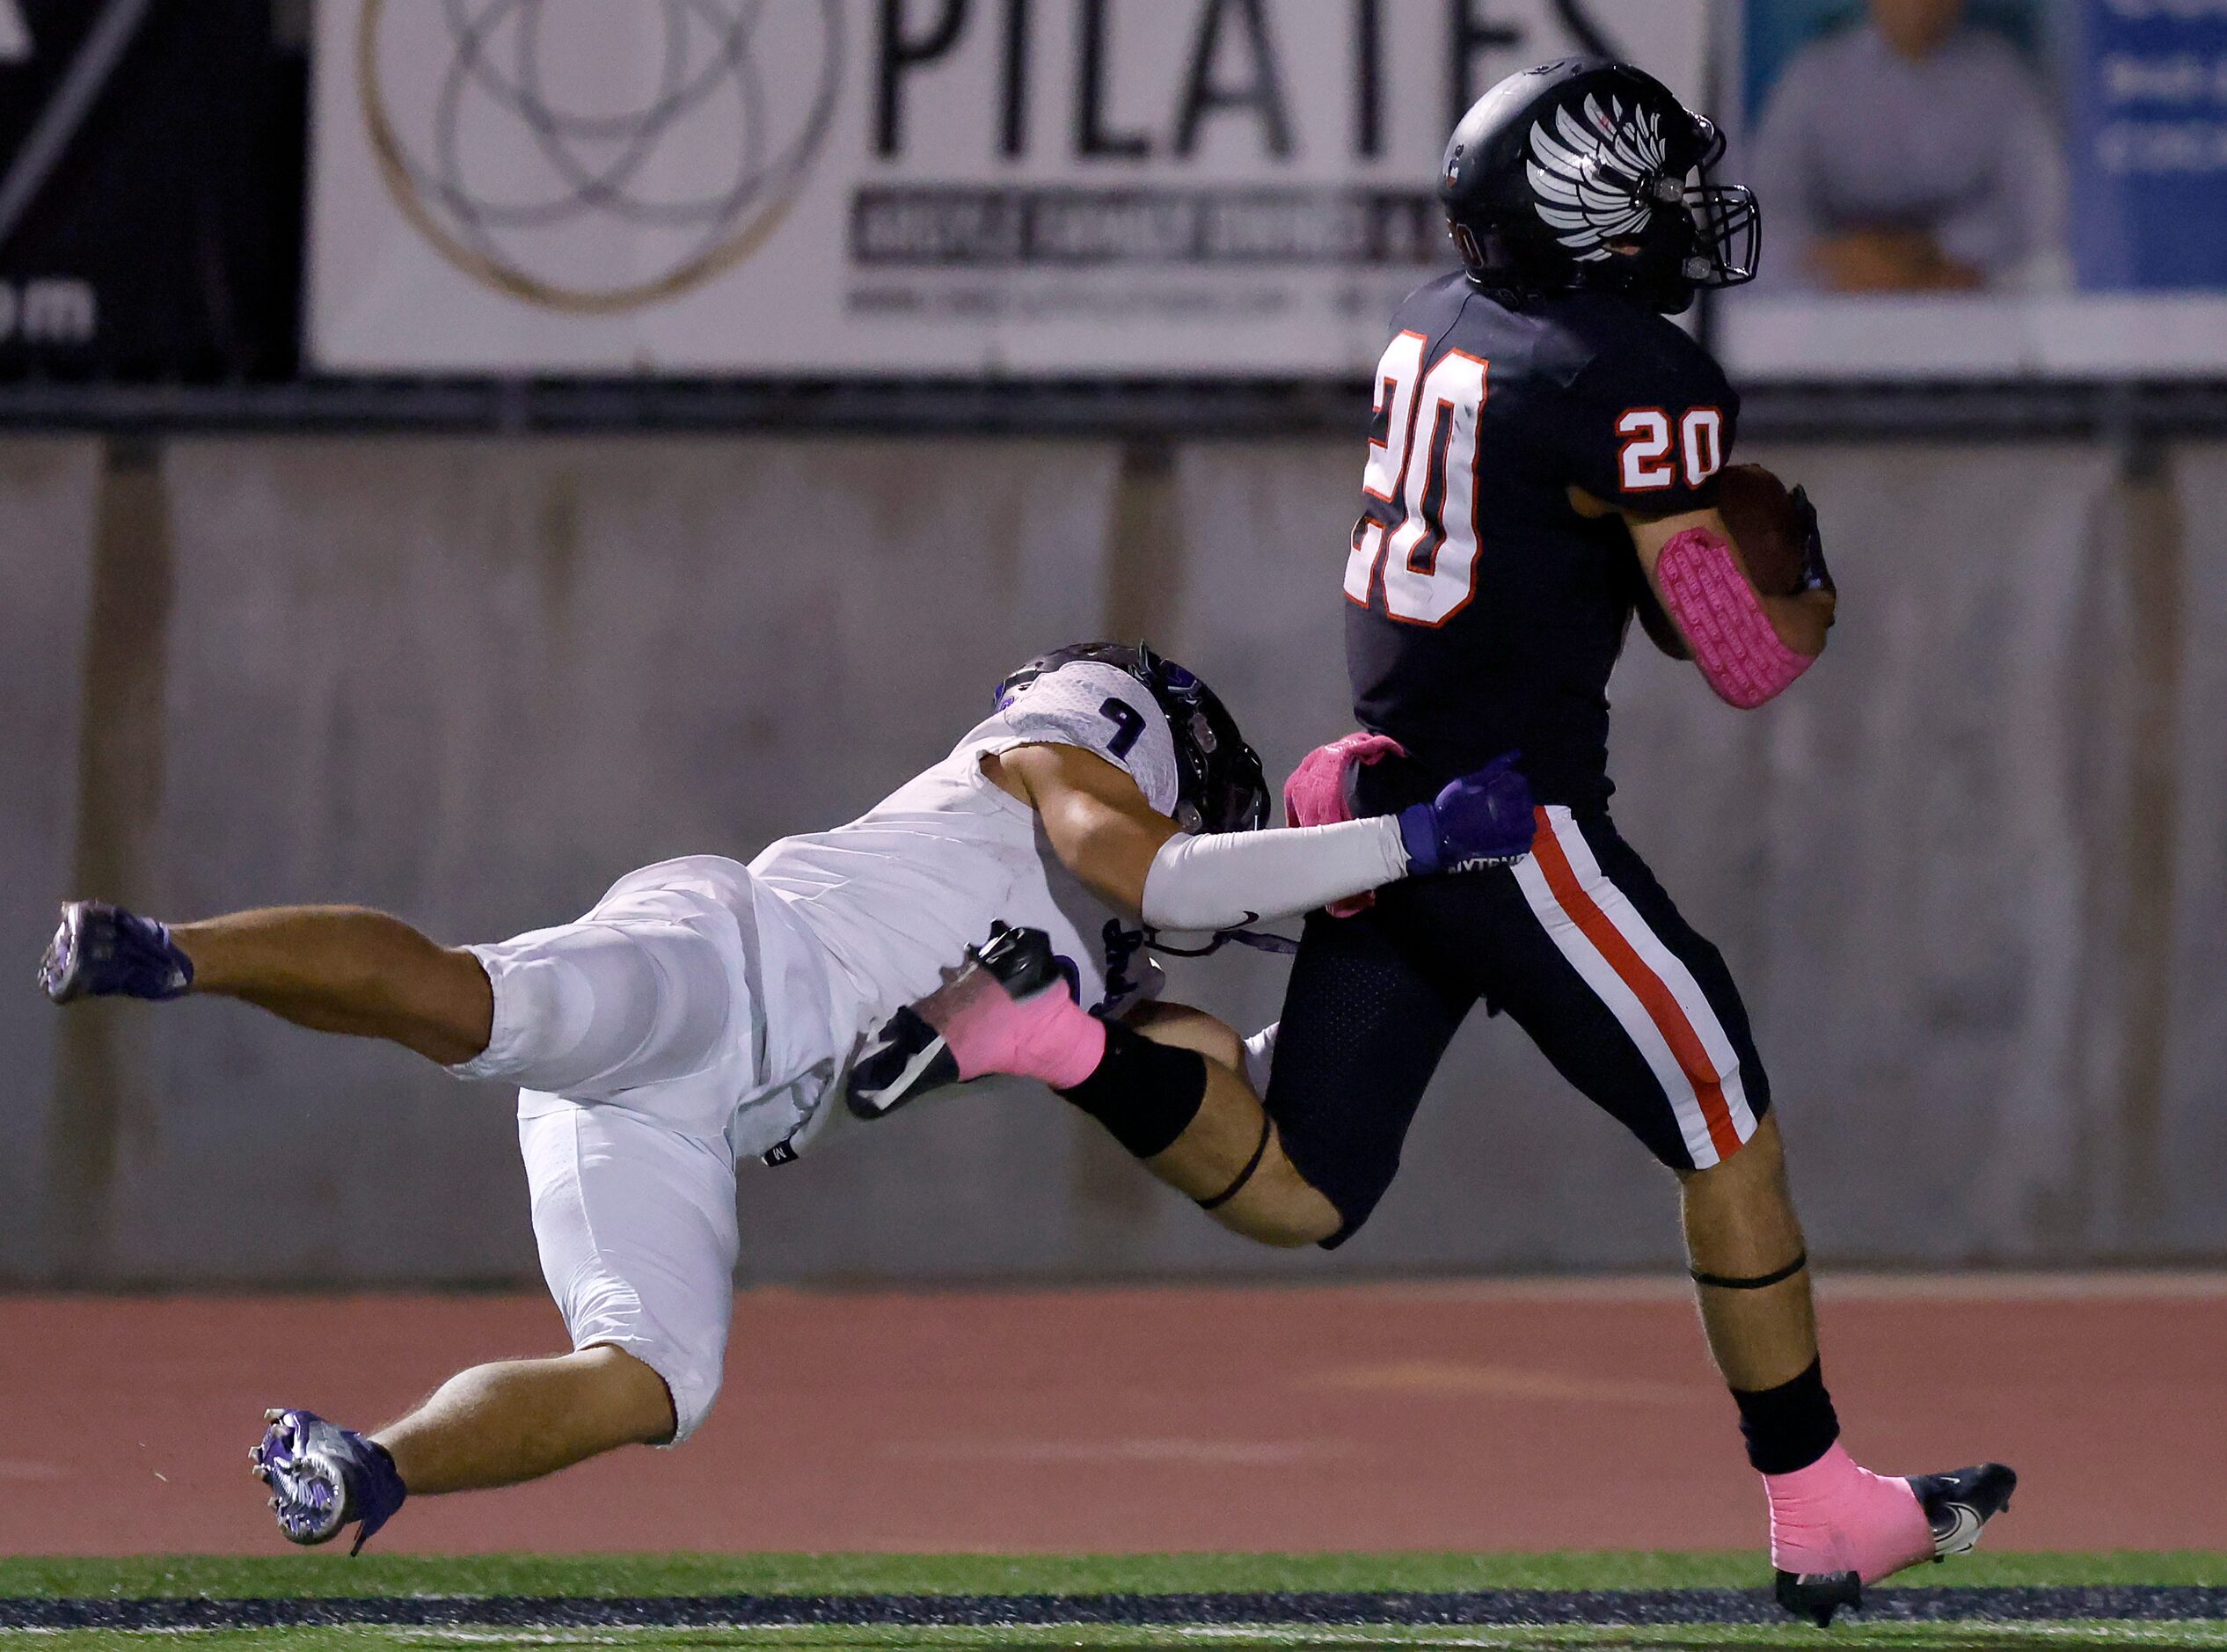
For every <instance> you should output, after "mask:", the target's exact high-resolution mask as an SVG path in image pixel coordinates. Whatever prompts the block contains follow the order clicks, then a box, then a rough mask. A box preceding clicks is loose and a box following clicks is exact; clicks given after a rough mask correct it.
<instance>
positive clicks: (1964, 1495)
mask: <svg viewBox="0 0 2227 1652" xmlns="http://www.w3.org/2000/svg"><path fill="white" fill-rule="evenodd" d="M2018 1488H2019V1476H2018V1472H2017V1471H2016V1470H2015V1469H2010V1468H2005V1467H2004V1466H2003V1465H2002V1464H2000V1463H1982V1464H1980V1465H1979V1466H1977V1467H1976V1468H1959V1469H1953V1470H1951V1471H1950V1472H1949V1473H1946V1474H1912V1475H1911V1476H1910V1489H1911V1490H1912V1491H1914V1492H1916V1493H1917V1501H1918V1502H1919V1504H1920V1505H1921V1506H1922V1507H1923V1508H1924V1510H1925V1524H1928V1525H1930V1526H1931V1527H1932V1528H1933V1559H1934V1561H1935V1562H1936V1563H1937V1564H1938V1563H1939V1562H1940V1561H1946V1559H1948V1557H1949V1556H1950V1555H1952V1554H1968V1553H1971V1551H1972V1548H1973V1546H1974V1545H1975V1544H1976V1543H1978V1542H1979V1540H1980V1533H1981V1532H1982V1531H1985V1530H1986V1529H1987V1523H1988V1522H1989V1521H1990V1520H1992V1519H1994V1518H1995V1517H1996V1516H1997V1515H1999V1514H2002V1513H2003V1512H2004V1511H2005V1510H2006V1509H2009V1508H2010V1506H2011V1494H2012V1492H2014V1491H2016V1490H2018Z"/></svg>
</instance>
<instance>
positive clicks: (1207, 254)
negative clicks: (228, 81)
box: [310, 0, 1705, 377]
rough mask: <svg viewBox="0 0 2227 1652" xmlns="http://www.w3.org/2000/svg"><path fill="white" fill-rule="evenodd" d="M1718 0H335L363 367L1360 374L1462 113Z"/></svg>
mask: <svg viewBox="0 0 2227 1652" xmlns="http://www.w3.org/2000/svg"><path fill="white" fill-rule="evenodd" d="M1704 9H1705V0H690V4H649V3H648V0H319V6H318V13H317V31H318V32H317V37H316V51H317V87H316V111H315V139H314V142H315V151H314V167H313V179H314V186H313V187H314V200H313V203H312V227H311V249H310V350H311V353H312V355H313V357H314V359H315V360H316V362H317V363H318V365H319V366H320V367H322V368H325V369H329V370H337V371H343V372H346V371H379V372H388V371H424V372H456V371H498V372H533V373H568V372H569V373H583V374H590V373H592V374H610V373H632V372H638V371H646V372H654V373H669V374H677V375H701V374H706V373H763V374H800V375H810V376H836V375H849V376H886V375H928V374H942V375H950V374H975V373H982V372H994V373H1011V374H1016V375H1038V376H1068V375H1087V374H1140V375H1142V374H1154V375H1162V374H1165V375H1177V376H1241V377H1259V376H1281V375H1312V374H1336V375H1347V374H1357V373H1364V372H1366V371H1367V370H1368V368H1369V363H1370V362H1372V361H1373V360H1374V359H1375V356H1376V352H1377V351H1378V349H1379V348H1380V347H1382V345H1383V342H1384V340H1383V329H1384V322H1385V320H1386V318H1387V317H1388V316H1389V314H1390V312H1391V308H1392V306H1393V305H1394V304H1395V303H1397V302H1398V299H1399V297H1400V296H1402V295H1404V294H1405V293H1406V291H1407V290H1409V289H1411V288H1413V286H1414V285H1416V284H1417V283H1418V282H1419V281H1421V280H1423V279H1425V278H1426V277H1427V276H1428V275H1429V274H1432V273H1433V272H1434V271H1435V270H1437V269H1440V268H1443V267H1447V263H1448V259H1449V253H1448V250H1447V247H1446V243H1445V238H1444V233H1443V225H1442V220H1441V217H1440V214H1439V211H1438V208H1437V204H1436V200H1435V194H1434V193H1433V192H1434V189H1435V182H1436V174H1437V169H1438V163H1439V159H1440V156H1441V153H1442V148H1443V145H1444V143H1445V139H1446V134H1447V132H1448V131H1449V129H1450V128H1451V127H1452V125H1453V122H1454V120H1455V118H1456V117H1457V115H1458V113H1460V111H1461V109H1462V108H1464V107H1465V106H1466V105H1467V103H1468V102H1469V100H1470V99H1471V98H1472V97H1474V96H1475V95H1476V94H1478V93H1479V92H1481V91H1483V90H1484V89H1485V88H1486V87H1487V86H1489V85H1490V84H1492V83H1493V81H1495V80H1497V79H1498V78H1500V77H1501V76H1503V75H1505V74H1508V73H1509V72H1512V71H1513V70H1515V69H1520V68H1523V67H1526V66H1528V65H1530V64H1532V63H1536V62H1544V61H1546V60H1548V59H1551V58H1554V57H1558V56H1563V55H1569V54H1571V53H1573V52H1575V51H1580V50H1584V49H1588V48H1599V47H1603V46H1605V47H1607V48H1610V49H1611V50H1613V51H1615V52H1617V53H1618V54H1620V55H1626V56H1629V57H1630V58H1632V59H1633V60H1635V61H1637V62H1639V63H1641V64H1642V65H1644V66H1645V67H1647V68H1648V69H1651V70H1653V71H1654V73H1655V74H1657V75H1658V76H1660V77H1661V78H1662V79H1664V80H1665V81H1667V82H1668V84H1669V85H1670V86H1671V87H1672V89H1673V90H1675V91H1677V92H1679V93H1680V94H1681V95H1682V96H1685V97H1689V98H1691V97H1694V96H1696V95H1697V93H1698V88H1699V86H1700V84H1701V78H1702V62H1703V53H1704V36H1705V18H1704Z"/></svg>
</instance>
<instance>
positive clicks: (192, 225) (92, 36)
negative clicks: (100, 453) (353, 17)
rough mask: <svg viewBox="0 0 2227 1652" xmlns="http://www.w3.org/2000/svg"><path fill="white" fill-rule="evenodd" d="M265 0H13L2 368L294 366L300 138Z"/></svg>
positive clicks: (0, 18)
mask: <svg viewBox="0 0 2227 1652" xmlns="http://www.w3.org/2000/svg"><path fill="white" fill-rule="evenodd" d="M271 21H272V8H271V5H270V4H269V0H194V4H192V5H190V6H186V5H174V4H173V5H158V4H154V0H0V376H8V377H20V376H25V375H26V374H30V373H34V372H35V373H40V374H45V375H48V376H65V377H89V376H98V377H108V378H149V377H157V378H212V377H237V376H266V375H268V376H276V375H281V374H284V373H286V372H288V371H290V370H291V368H292V365H293V359H294V354H295V335H296V313H297V311H296V294H297V290H298V286H299V267H300V243H301V233H302V214H301V206H300V200H301V179H302V155H303V142H304V135H303V113H302V92H303V84H302V62H301V57H300V55H299V52H298V50H297V51H296V52H295V53H294V54H292V55H288V54H286V53H285V52H283V51H281V50H280V49H279V48H277V47H276V46H275V45H274V41H273V40H272V35H271Z"/></svg>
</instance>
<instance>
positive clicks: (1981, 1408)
mask: <svg viewBox="0 0 2227 1652" xmlns="http://www.w3.org/2000/svg"><path fill="white" fill-rule="evenodd" d="M1826 1325H1827V1363H1826V1371H1827V1375H1828V1377H1829V1379H1830V1381H1831V1383H1832V1385H1833V1388H1834V1391H1835V1393H1836V1398H1837V1399H1838V1401H1839V1404H1840V1408H1841V1414H1842V1416H1843V1418H1844V1421H1845V1422H1846V1424H1847V1427H1848V1437H1849V1441H1850V1444H1851V1447H1852V1449H1853V1450H1854V1451H1856V1452H1857V1454H1858V1456H1859V1457H1860V1458H1862V1459H1863V1460H1865V1461H1866V1462H1868V1463H1871V1464H1873V1465H1875V1466H1879V1467H1881V1468H1885V1469H1902V1470H1909V1469H1932V1468H1946V1467H1951V1466H1956V1465H1958V1464H1961V1463H1964V1462H1967V1461H1968V1460H1971V1459H1973V1458H1978V1457H1982V1456H1987V1457H1999V1458H2003V1459H2004V1460H2006V1461H2009V1462H2011V1463H2012V1464H2014V1465H2016V1466H2018V1468H2019V1470H2020V1472H2021V1473H2022V1474H2023V1475H2024V1476H2025V1477H2026V1483H2025V1485H2024V1487H2023V1488H2021V1491H2020V1494H2019V1502H2018V1505H2017V1508H2016V1510H2015V1512H2014V1513H2013V1514H2012V1517H2010V1518H2009V1519H2007V1520H2005V1521H2004V1523H2003V1524H2002V1525H2001V1526H2000V1527H1998V1528H1997V1533H1998V1537H1999V1540H2000V1542H2002V1543H2003V1544H2004V1545H2007V1546H2017V1547H2026V1548H2077V1549H2100V1548H2152V1547H2155V1548H2172V1547H2201V1548H2227V1429H2220V1428H2218V1427H2216V1426H2215V1423H2216V1418H2217V1416H2218V1414H2219V1409H2220V1405H2219V1402H2220V1400H2221V1397H2222V1393H2223V1388H2227V1284H2223V1283H2221V1282H2218V1281H2213V1280H2208V1279H2155V1278H2151V1279H2122V1280H2115V1281H2114V1280H2101V1281H2087V1282H2058V1283H2049V1282H2032V1281H2026V1282H2020V1281H1993V1282H1981V1283H1970V1284H1965V1285H1961V1286H1959V1285H1957V1284H1955V1283H1951V1284H1950V1285H1949V1286H1947V1287H1946V1288H1934V1289H1931V1290H1919V1289H1917V1288H1915V1287H1905V1286H1897V1285H1893V1284H1891V1283H1884V1282H1881V1283H1874V1284H1867V1285H1860V1286H1856V1287H1852V1288H1844V1289H1842V1290H1838V1291H1836V1292H1834V1293H1832V1299H1831V1300H1829V1303H1828V1312H1827V1316H1826ZM557 1333H558V1327H557V1322H556V1316H555V1313H554V1311H553V1310H552V1309H551V1307H550V1306H549V1305H548V1304H547V1303H546V1302H544V1301H542V1300H540V1299H538V1298H533V1297H445V1298H425V1297H356V1298H348V1299H319V1298H299V1297H201V1298H167V1299H141V1298H134V1299H116V1298H108V1297H12V1298H0V1553H11V1554H23V1553H77V1554H116V1553H142V1552H156V1551H177V1552H216V1553H272V1552H276V1551H278V1550H280V1549H281V1544H280V1542H279V1541H278V1539H277V1536H276V1533H275V1532H274V1530H273V1528H272V1526H271V1524H270V1523H269V1520H268V1517H267V1515H266V1514H265V1512H264V1510H263V1508H262V1503H261V1493H260V1488H258V1487H257V1486H256V1485H255V1484H254V1482H253V1481H252V1480H250V1479H249V1478H248V1473H247V1459H246V1451H247V1447H248V1445H249V1444H251V1443H252V1441H253V1440H254V1438H255V1437H256V1435H257V1432H258V1428H259V1421H258V1420H259V1415H260V1410H261V1407H263V1406H264V1405H265V1404H267V1403H273V1402H277V1401H281V1400H282V1401H285V1402H287V1403H289V1404H299V1405H306V1406H310V1407H314V1408H317V1409H318V1410H321V1411H324V1412H325V1413H327V1414H332V1415H334V1416H338V1417H340V1418H344V1419H347V1420H350V1421H354V1422H369V1421H377V1420H382V1419H383V1418H385V1417H386V1416H388V1415H389V1414H392V1413H393V1412H395V1411H396V1410H397V1409H398V1408H399V1407H402V1406H403V1405H405V1403H406V1402H408V1401H409V1400H412V1399H413V1398H414V1397H415V1396H416V1395H418V1394H420V1393H423V1392H424V1391H426V1390H427V1389H429V1388H431V1387H432V1386H433V1385H434V1384H435V1383H437V1382H438V1381H439V1380H440V1379H441V1378H442V1377H444V1376H446V1375H447V1374H448V1373H449V1371H453V1370H455V1369H456V1368H457V1367H459V1366H462V1365H465V1364H469V1363H473V1362H476V1361H479V1360H484V1359H488V1358H493V1357H498V1356H506V1355H515V1354H520V1353H532V1352H539V1351H543V1350H545V1349H548V1348H549V1347H550V1345H551V1342H552V1341H553V1340H554V1339H555V1337H556V1335H557ZM1761 1514H1762V1509H1761V1494H1760V1492H1759V1490H1758V1488H1757V1487H1756V1482H1755V1480H1754V1479H1753V1477H1752V1476H1751V1475H1750V1474H1749V1473H1748V1472H1747V1469H1746V1467H1745V1466H1744V1464H1743V1462H1742V1460H1741V1456H1740V1451H1739V1439H1738V1436H1737V1434H1736V1432H1735V1430H1734V1420H1733V1415H1732V1408H1731V1406H1730V1403H1729V1402H1728V1401H1727V1399H1726V1397H1725V1395H1724V1393H1723V1392H1722V1390H1721V1389H1720V1387H1719V1386H1718V1385H1717V1383H1716V1381H1715V1379H1714V1378H1713V1376H1712V1373H1711V1371H1710V1369H1709V1367H1708V1365H1707V1363H1705V1356H1704V1354H1703V1351H1702V1349H1701V1345H1700V1340H1699V1337H1698V1334H1697V1332H1696V1329H1695V1326H1694V1322H1693V1315H1692V1310H1691V1309H1690V1307H1689V1306H1688V1305H1686V1304H1685V1302H1684V1301H1683V1299H1682V1295H1681V1293H1679V1292H1678V1291H1676V1290H1671V1289H1668V1288H1666V1287H1664V1286H1661V1285H1658V1284H1654V1283H1637V1284H1617V1283H1602V1284H1597V1285H1585V1284H1577V1285H1563V1286H1550V1285H1521V1284H1507V1285H1490V1284H1486V1285H1474V1286H1469V1285H1411V1286H1375V1287H1358V1288H1356V1287H1341V1288H1333V1289H1306V1290H1222V1289H1212V1290H1089V1291H1070V1292H1056V1293H1054V1292H1039V1293H1029V1294H1021V1293H995V1292H978V1293H970V1292H946V1293H933V1294H909V1295H902V1296H900V1295H826V1296H820V1295H802V1294H793V1293H789V1292H782V1291H758V1292H753V1293H750V1294H748V1295H746V1296H745V1297H743V1298H742V1299H741V1306H740V1309H739V1311H738V1314H737V1320H736V1325H735V1335H734V1346H733V1350H732V1352H731V1353H730V1355H729V1357H728V1363H727V1387H726V1391H725V1393H724V1394H723V1396H722V1398H721V1400H720V1404H719V1408H718V1410H717V1412H716V1413H715V1414H714V1415H713V1416H712V1420H711V1422H709V1423H708V1424H707V1425H706V1426H705V1429H703V1431H702V1432H701V1434H700V1435H699V1436H697V1439H696V1440H695V1441H694V1442H692V1443H691V1444H689V1445H688V1446H686V1447H685V1448H683V1449H682V1450H681V1451H675V1452H669V1453H668V1452H652V1451H626V1452H621V1453H618V1454H617V1455H615V1456H613V1457H611V1458H606V1459H604V1460H602V1461H601V1462H598V1463H593V1464H589V1465H588V1466H584V1467H582V1468H580V1469H576V1470H573V1472H572V1473H569V1474H566V1475H564V1476H562V1477H560V1478H559V1479H558V1480H553V1481H549V1482H544V1484H541V1485H538V1486H534V1487H527V1488H520V1489H517V1490H514V1491H507V1492H494V1493H482V1494H478V1495H471V1496H466V1497H457V1498H449V1499H446V1500H441V1501H433V1500H428V1501H427V1502H423V1503H418V1504H413V1505H412V1506H411V1507H410V1508H409V1509H407V1510H406V1511H405V1515H404V1517H402V1519H401V1520H400V1521H398V1523H397V1524H396V1525H395V1526H394V1527H393V1528H392V1529H391V1533H390V1535H389V1537H387V1538H384V1539H382V1542H383V1544H385V1545H387V1546H391V1547H394V1548H398V1549H402V1548H407V1549H416V1550H421V1551H427V1552H449V1553H464V1552H471V1551H483V1550H500V1549H532V1550H546V1551H594V1550H668V1549H704V1550H756V1549H813V1550H835V1549H858V1550H978V1551H979V1550H1012V1551H1062V1550H1102V1551H1152V1550H1184V1549H1231V1550H1275V1549H1295V1550H1308V1549H1448V1550H1473V1551H1489V1550H1543V1549H1561V1548H1737V1547H1746V1546H1751V1545H1754V1544H1756V1543H1757V1542H1759V1541H1760V1539H1761V1532H1762V1519H1761ZM1997 1540H1998V1539H1997V1538H1991V1539H1990V1542H1995V1541H1997Z"/></svg>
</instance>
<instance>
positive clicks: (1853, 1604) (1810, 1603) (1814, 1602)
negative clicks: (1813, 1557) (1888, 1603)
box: [1778, 1572, 1864, 1629]
mask: <svg viewBox="0 0 2227 1652" xmlns="http://www.w3.org/2000/svg"><path fill="white" fill-rule="evenodd" d="M1778 1604H1780V1605H1781V1606H1784V1607H1785V1609H1786V1610H1787V1611H1788V1612H1793V1614H1794V1616H1795V1617H1797V1618H1807V1619H1809V1620H1810V1621H1811V1622H1812V1623H1814V1624H1815V1625H1816V1626H1818V1627H1819V1628H1820V1629H1829V1628H1831V1627H1832V1624H1833V1614H1834V1613H1835V1612H1839V1611H1841V1610H1843V1609H1844V1608H1845V1609H1846V1610H1847V1611H1850V1612H1861V1611H1863V1609H1864V1580H1863V1579H1862V1578H1860V1577H1858V1575H1856V1574H1855V1573H1853V1572H1801V1573H1799V1574H1798V1573H1794V1572H1781V1573H1779V1574H1778Z"/></svg>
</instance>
